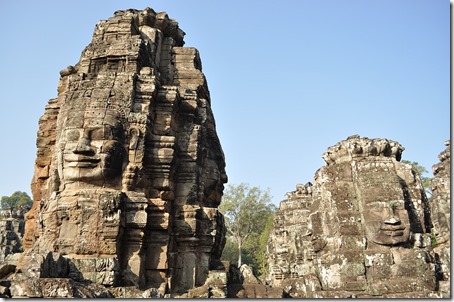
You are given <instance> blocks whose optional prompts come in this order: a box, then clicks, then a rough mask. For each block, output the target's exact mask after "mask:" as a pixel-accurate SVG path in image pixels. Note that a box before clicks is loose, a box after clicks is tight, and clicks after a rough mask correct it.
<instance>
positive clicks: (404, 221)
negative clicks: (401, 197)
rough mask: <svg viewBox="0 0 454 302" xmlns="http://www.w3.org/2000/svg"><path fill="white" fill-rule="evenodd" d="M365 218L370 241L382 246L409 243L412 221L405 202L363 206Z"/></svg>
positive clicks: (387, 202) (380, 202) (376, 202)
mask: <svg viewBox="0 0 454 302" xmlns="http://www.w3.org/2000/svg"><path fill="white" fill-rule="evenodd" d="M363 218H364V227H365V230H366V237H367V239H368V240H370V241H372V242H375V243H378V244H382V245H397V244H399V243H404V242H407V241H408V238H409V236H410V221H409V216H408V211H407V210H406V209H405V205H404V201H375V202H369V203H366V204H363Z"/></svg>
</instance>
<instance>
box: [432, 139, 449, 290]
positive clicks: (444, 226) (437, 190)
mask: <svg viewBox="0 0 454 302" xmlns="http://www.w3.org/2000/svg"><path fill="white" fill-rule="evenodd" d="M445 146H446V149H445V150H444V151H443V152H441V153H440V154H439V155H438V159H439V160H440V162H439V163H437V164H435V165H434V166H433V167H432V171H433V174H434V178H433V179H432V181H431V187H432V196H431V198H430V209H431V218H432V223H433V230H432V241H433V242H432V243H433V246H434V253H435V255H434V257H435V263H436V265H437V266H436V274H437V275H438V277H439V278H440V284H439V290H440V291H441V292H442V293H443V294H444V297H446V298H448V297H450V296H451V287H450V280H451V252H450V251H451V174H450V173H451V142H450V141H449V140H448V141H446V142H445Z"/></svg>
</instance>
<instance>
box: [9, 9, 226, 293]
mask: <svg viewBox="0 0 454 302" xmlns="http://www.w3.org/2000/svg"><path fill="white" fill-rule="evenodd" d="M183 36H184V32H183V31H182V30H181V29H180V28H179V27H178V23H177V22H176V21H175V20H172V19H170V18H169V17H168V15H167V14H166V13H165V12H161V13H156V12H155V11H153V10H152V9H151V8H147V9H145V10H134V9H128V10H125V11H117V12H115V15H114V16H113V17H112V18H110V19H108V20H103V21H100V22H99V23H98V24H97V25H96V27H95V30H94V34H93V39H92V42H91V43H90V44H89V45H88V46H87V47H86V48H85V49H84V51H83V52H82V55H81V58H80V61H79V62H78V63H77V64H76V65H75V66H69V67H67V68H66V69H64V70H62V71H61V72H60V75H61V78H60V81H59V86H58V97H57V98H56V99H52V100H50V101H49V103H48V105H47V107H46V110H45V113H44V115H43V116H42V117H41V119H40V122H39V130H38V139H37V146H38V152H37V159H36V164H35V174H34V178H33V181H32V192H33V200H34V204H33V208H32V210H31V211H30V212H29V213H28V214H27V215H26V220H27V221H26V231H25V239H24V247H25V250H26V251H25V253H24V257H23V259H22V265H21V269H20V271H19V272H18V274H17V277H16V279H17V280H20V282H25V281H23V279H24V278H36V277H39V276H40V275H43V276H45V275H46V272H45V270H43V266H42V263H43V261H44V260H45V259H46V257H47V255H49V253H57V254H58V255H61V256H62V257H63V258H65V259H68V261H69V264H68V267H69V269H68V270H67V271H66V272H65V273H62V274H60V275H58V276H53V277H55V278H56V277H58V278H69V277H71V278H72V280H76V281H77V282H79V281H80V282H82V281H84V280H89V281H91V282H93V283H97V284H100V285H104V286H109V287H121V286H122V287H125V286H126V287H127V286H129V287H130V286H133V287H136V288H139V289H141V290H145V289H150V288H155V289H157V292H159V293H160V295H162V296H163V295H165V294H167V293H183V292H186V291H187V290H189V289H191V288H193V287H195V286H200V285H202V284H204V282H205V281H206V279H207V277H208V275H209V271H210V270H213V269H217V268H220V266H222V264H221V262H220V255H221V252H222V249H223V245H224V240H225V239H224V234H225V227H224V221H223V216H222V214H221V213H219V211H218V210H217V207H218V205H219V203H220V201H221V197H222V192H223V188H224V187H223V184H224V183H226V182H227V176H226V173H225V162H224V155H223V152H222V148H221V145H220V143H219V139H218V137H217V134H216V129H215V123H214V117H213V113H212V111H211V106H210V102H211V100H210V94H209V90H208V87H207V83H206V80H205V76H204V75H203V73H202V70H201V69H202V67H201V60H200V57H199V53H198V51H197V50H196V49H195V48H186V47H183V44H184V41H183ZM38 255H41V256H40V257H39V256H38ZM18 282H19V281H18ZM116 292H120V291H116ZM130 292H133V291H130ZM114 295H115V294H114Z"/></svg>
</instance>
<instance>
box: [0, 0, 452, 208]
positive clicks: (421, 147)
mask: <svg viewBox="0 0 454 302" xmlns="http://www.w3.org/2000/svg"><path fill="white" fill-rule="evenodd" d="M145 7H151V8H153V9H154V10H156V11H166V12H167V13H168V14H169V16H170V18H172V19H176V20H177V21H178V22H179V24H180V27H181V28H182V29H183V30H184V31H185V32H186V37H185V41H186V44H185V46H191V47H196V48H197V49H198V50H199V51H200V53H201V58H202V65H203V71H204V73H205V75H206V77H207V79H208V85H209V88H210V92H211V97H212V107H213V111H214V115H215V119H216V124H217V131H218V135H219V137H220V140H221V144H222V146H223V149H224V153H225V157H226V162H227V173H228V176H229V183H233V184H239V183H241V182H247V183H249V184H250V185H251V186H260V187H261V188H263V189H266V188H270V191H271V194H272V195H273V196H274V198H273V201H274V202H275V203H276V204H278V202H279V201H280V200H282V199H283V197H284V194H285V192H288V191H292V190H294V189H295V185H296V184H297V183H306V182H308V181H312V180H313V177H314V174H315V172H316V170H317V169H318V168H320V167H321V166H322V165H323V164H324V162H323V160H322V158H321V155H322V153H323V152H324V151H325V150H326V149H327V148H328V147H329V146H332V145H334V144H335V143H337V142H338V141H340V140H343V139H345V138H347V137H348V136H350V135H352V134H359V135H361V136H367V137H369V138H378V137H380V138H389V139H392V140H396V141H398V142H400V143H401V144H402V145H403V146H404V147H405V148H406V150H405V151H404V153H403V159H407V160H411V161H417V162H419V163H420V164H421V165H423V166H424V167H426V168H427V169H428V170H429V171H431V167H432V165H434V164H435V163H437V162H438V158H437V156H438V154H439V153H440V152H441V151H442V150H444V148H445V146H444V145H443V142H444V141H445V140H447V139H449V137H450V109H451V106H450V103H451V102H450V84H451V83H450V50H449V46H450V44H449V43H450V22H449V18H450V15H449V13H450V3H449V1H447V0H443V1H441V0H380V1H372V0H356V1H354V0H349V1H343V0H324V1H320V0H310V1H306V0H279V1H276V0H274V1H267V0H241V1H240V0H229V1H220V0H193V1H191V0H155V1H141V0H136V1H112V0H78V1H61V0H58V1H57V0H54V1H51V0H43V1H23V0H15V1H1V2H0V9H1V11H2V12H3V14H2V18H0V29H1V37H2V43H1V47H0V67H1V69H0V70H1V73H0V83H1V85H2V86H1V88H2V89H1V91H2V93H1V95H0V104H1V108H2V119H1V122H0V127H1V129H2V147H1V148H0V160H1V173H0V196H3V195H10V194H12V193H13V192H14V191H17V190H20V191H25V192H28V193H30V181H31V178H32V175H33V166H34V160H35V155H36V145H35V141H36V132H37V129H38V119H39V117H40V116H41V115H42V114H43V112H44V107H45V105H46V103H47V101H48V99H51V98H54V97H56V95H57V84H58V79H59V71H60V70H61V69H63V68H65V67H66V66H68V65H74V64H75V63H77V62H78V60H79V57H80V54H81V52H82V50H83V49H84V47H85V46H86V45H87V44H88V43H89V42H90V40H91V37H92V33H93V29H94V26H95V24H96V23H97V22H98V21H99V20H101V19H107V18H109V17H110V16H112V15H113V13H114V11H116V10H120V9H127V8H137V9H143V8H145ZM428 176H432V174H431V173H430V174H429V175H428Z"/></svg>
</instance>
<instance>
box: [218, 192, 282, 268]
mask: <svg viewBox="0 0 454 302" xmlns="http://www.w3.org/2000/svg"><path fill="white" fill-rule="evenodd" d="M275 209H276V207H275V206H274V204H273V203H272V202H271V196H270V194H269V191H268V190H267V191H263V190H262V189H260V188H259V187H250V186H249V185H248V184H244V183H241V184H239V185H229V186H228V187H227V189H226V191H225V192H224V197H223V200H222V203H221V205H220V210H221V212H222V213H223V214H224V216H225V221H226V226H227V231H228V236H227V244H226V247H225V249H224V253H223V258H224V259H225V260H230V261H232V260H233V259H232V258H233V257H234V256H236V255H237V257H238V258H237V259H238V260H237V261H238V267H240V266H241V264H242V262H243V256H244V257H245V262H246V263H247V264H250V265H252V266H253V268H255V269H258V270H263V269H265V268H266V259H265V249H266V242H267V239H268V235H267V234H268V233H269V229H270V228H271V226H272V216H273V213H274V211H275ZM270 221H271V223H270ZM265 237H266V238H265ZM235 245H236V249H235V248H234V246H235ZM243 254H244V255H243ZM226 258H227V259H226Z"/></svg>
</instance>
